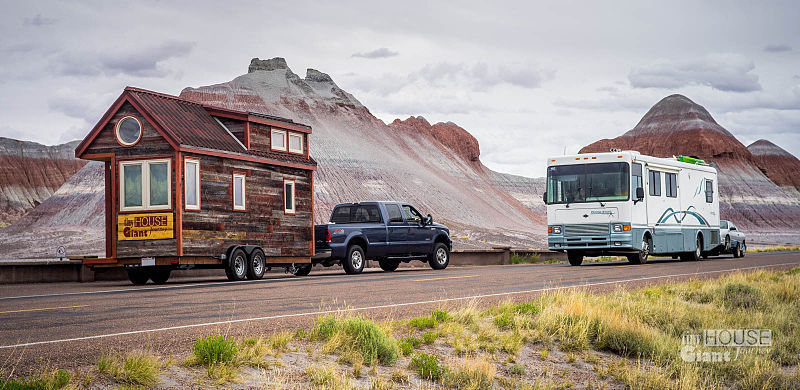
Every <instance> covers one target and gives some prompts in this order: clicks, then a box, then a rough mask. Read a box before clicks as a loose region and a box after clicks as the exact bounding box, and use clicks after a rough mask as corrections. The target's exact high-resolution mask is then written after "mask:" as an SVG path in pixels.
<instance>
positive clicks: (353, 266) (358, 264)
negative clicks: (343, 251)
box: [342, 245, 367, 275]
mask: <svg viewBox="0 0 800 390" xmlns="http://www.w3.org/2000/svg"><path fill="white" fill-rule="evenodd" d="M366 263H367V259H366V258H365V257H364V249H362V248H361V246H359V245H351V246H350V247H349V248H347V257H345V258H344V259H343V260H342V268H344V272H345V273H346V274H348V275H356V274H360V273H361V271H363V270H364V265H365V264H366Z"/></svg>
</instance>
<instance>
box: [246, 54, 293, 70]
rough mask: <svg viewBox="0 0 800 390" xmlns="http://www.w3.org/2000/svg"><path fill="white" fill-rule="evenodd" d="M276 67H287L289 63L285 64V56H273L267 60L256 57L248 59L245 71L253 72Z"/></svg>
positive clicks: (275, 68)
mask: <svg viewBox="0 0 800 390" xmlns="http://www.w3.org/2000/svg"><path fill="white" fill-rule="evenodd" d="M277 69H289V65H288V64H286V59H285V58H281V57H275V58H272V59H269V60H261V59H259V58H258V57H256V58H253V59H252V60H250V66H249V67H247V73H253V72H255V71H257V70H266V71H270V70H277Z"/></svg>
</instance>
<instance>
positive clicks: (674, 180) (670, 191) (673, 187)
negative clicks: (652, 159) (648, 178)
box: [664, 173, 678, 198]
mask: <svg viewBox="0 0 800 390" xmlns="http://www.w3.org/2000/svg"><path fill="white" fill-rule="evenodd" d="M664 191H665V192H666V193H667V196H668V197H670V198H677V197H678V175H677V174H675V173H665V174H664Z"/></svg>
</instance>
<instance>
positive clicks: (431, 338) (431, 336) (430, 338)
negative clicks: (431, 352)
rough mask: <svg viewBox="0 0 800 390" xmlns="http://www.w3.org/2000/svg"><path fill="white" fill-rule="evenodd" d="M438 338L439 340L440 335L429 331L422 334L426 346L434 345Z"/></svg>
mask: <svg viewBox="0 0 800 390" xmlns="http://www.w3.org/2000/svg"><path fill="white" fill-rule="evenodd" d="M437 338H439V333H436V332H432V331H428V332H425V333H423V334H422V341H424V342H425V344H433V343H434V342H435V341H436V339H437Z"/></svg>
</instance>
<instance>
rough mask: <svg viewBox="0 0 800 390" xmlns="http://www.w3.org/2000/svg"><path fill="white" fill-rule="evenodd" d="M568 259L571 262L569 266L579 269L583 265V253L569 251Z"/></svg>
mask: <svg viewBox="0 0 800 390" xmlns="http://www.w3.org/2000/svg"><path fill="white" fill-rule="evenodd" d="M567 259H568V260H569V265H571V266H574V267H577V266H579V265H581V263H583V253H580V252H577V251H567Z"/></svg>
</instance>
